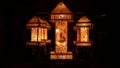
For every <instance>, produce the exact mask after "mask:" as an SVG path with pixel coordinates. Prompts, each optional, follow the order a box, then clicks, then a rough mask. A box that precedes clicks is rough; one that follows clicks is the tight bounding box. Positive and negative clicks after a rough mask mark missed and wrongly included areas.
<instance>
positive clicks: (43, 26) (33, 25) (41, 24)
mask: <svg viewBox="0 0 120 68" xmlns="http://www.w3.org/2000/svg"><path fill="white" fill-rule="evenodd" d="M27 28H28V29H31V41H29V42H27V44H28V45H46V43H50V42H51V40H48V38H47V30H48V29H50V28H51V26H50V25H49V24H48V23H47V22H46V21H45V20H43V19H41V18H39V17H38V16H35V17H33V18H32V19H30V20H29V21H28V23H27Z"/></svg>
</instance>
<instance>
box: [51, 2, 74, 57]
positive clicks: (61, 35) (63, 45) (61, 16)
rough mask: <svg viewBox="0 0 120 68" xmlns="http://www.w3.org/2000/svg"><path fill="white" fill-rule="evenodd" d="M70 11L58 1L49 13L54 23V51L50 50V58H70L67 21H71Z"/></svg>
mask: <svg viewBox="0 0 120 68" xmlns="http://www.w3.org/2000/svg"><path fill="white" fill-rule="evenodd" d="M72 19H73V16H72V12H71V11H70V10H69V9H68V8H67V7H66V6H65V4H64V3H63V2H60V3H59V4H58V5H57V6H56V8H55V9H54V10H53V11H52V13H51V22H53V23H55V52H54V51H51V52H50V54H51V56H50V59H72V52H69V53H68V50H67V48H68V28H67V27H68V23H69V22H72Z"/></svg>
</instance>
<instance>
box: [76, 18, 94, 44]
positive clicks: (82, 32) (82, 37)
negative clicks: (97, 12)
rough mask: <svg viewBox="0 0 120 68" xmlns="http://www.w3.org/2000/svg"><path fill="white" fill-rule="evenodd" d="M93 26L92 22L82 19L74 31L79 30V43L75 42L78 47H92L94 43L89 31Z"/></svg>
mask: <svg viewBox="0 0 120 68" xmlns="http://www.w3.org/2000/svg"><path fill="white" fill-rule="evenodd" d="M92 26H93V24H92V23H91V22H90V20H89V19H88V18H87V17H86V16H83V17H81V18H80V19H79V20H78V22H77V23H76V26H75V27H74V30H77V41H75V44H76V46H91V45H92V42H91V41H89V29H90V28H91V27H92Z"/></svg>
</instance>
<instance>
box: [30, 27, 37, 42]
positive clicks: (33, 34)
mask: <svg viewBox="0 0 120 68" xmlns="http://www.w3.org/2000/svg"><path fill="white" fill-rule="evenodd" d="M31 41H37V28H32V29H31Z"/></svg>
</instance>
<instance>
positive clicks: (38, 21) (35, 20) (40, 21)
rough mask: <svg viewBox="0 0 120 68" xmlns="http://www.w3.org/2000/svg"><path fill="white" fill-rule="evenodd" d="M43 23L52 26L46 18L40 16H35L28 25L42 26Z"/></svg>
mask: <svg viewBox="0 0 120 68" xmlns="http://www.w3.org/2000/svg"><path fill="white" fill-rule="evenodd" d="M41 24H44V25H45V26H50V24H49V23H48V22H47V21H46V20H44V19H41V18H40V17H39V16H34V17H33V18H31V19H30V20H29V21H28V24H27V26H40V25H41Z"/></svg>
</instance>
